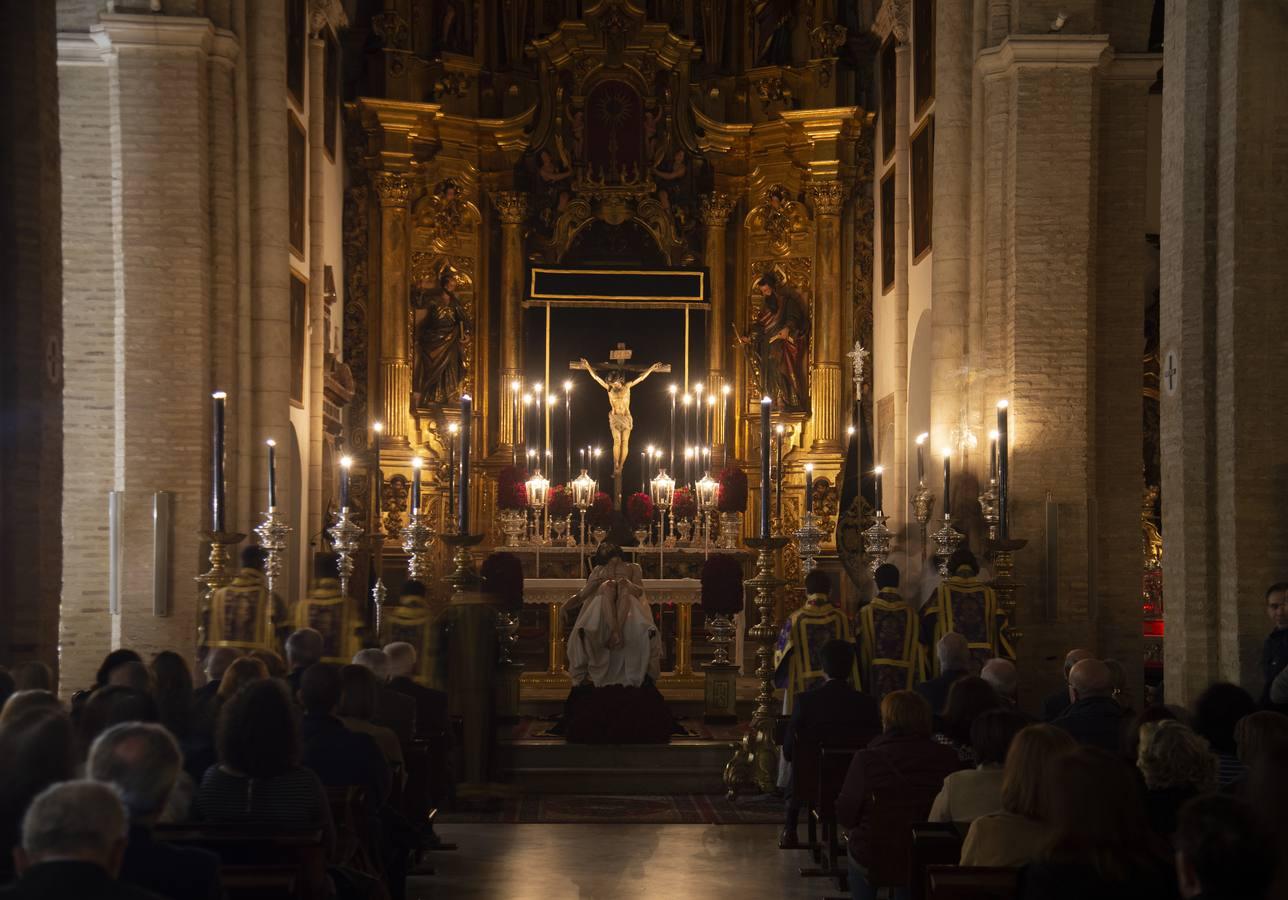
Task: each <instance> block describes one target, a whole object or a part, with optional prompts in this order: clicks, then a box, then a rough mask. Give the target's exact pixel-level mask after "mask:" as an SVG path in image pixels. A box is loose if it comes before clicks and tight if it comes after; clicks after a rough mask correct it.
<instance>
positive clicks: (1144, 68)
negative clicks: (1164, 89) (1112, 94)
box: [1103, 50, 1163, 84]
mask: <svg viewBox="0 0 1288 900" xmlns="http://www.w3.org/2000/svg"><path fill="white" fill-rule="evenodd" d="M1162 67H1163V54H1161V53H1115V52H1114V51H1113V50H1110V51H1109V56H1108V57H1107V58H1106V60H1105V65H1104V67H1103V77H1104V78H1105V79H1106V80H1107V81H1148V82H1149V83H1150V84H1153V83H1154V80H1155V79H1156V78H1158V70H1159V69H1161V68H1162Z"/></svg>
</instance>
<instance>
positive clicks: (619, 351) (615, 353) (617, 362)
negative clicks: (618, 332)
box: [568, 341, 671, 372]
mask: <svg viewBox="0 0 1288 900" xmlns="http://www.w3.org/2000/svg"><path fill="white" fill-rule="evenodd" d="M634 352H635V351H633V350H631V348H629V347H627V346H626V344H624V343H622V342H621V341H618V342H617V346H616V347H615V348H614V349H612V350H609V351H608V362H602V363H599V364H598V365H597V366H596V368H602V369H608V370H610V371H616V372H644V371H647V370H648V369H649V368H651V367H650V366H640V365H634V364H632V363H631V362H630V358H631V356H632V355H633V354H634ZM568 368H569V369H572V370H573V371H574V372H581V371H584V370H585V368H586V367H585V366H583V365H582V364H581V360H579V359H578V360H573V361H572V362H570V363H568ZM654 371H655V372H670V371H671V365H670V364H669V363H666V364H663V365H660V366H658V367H657V368H656V369H654Z"/></svg>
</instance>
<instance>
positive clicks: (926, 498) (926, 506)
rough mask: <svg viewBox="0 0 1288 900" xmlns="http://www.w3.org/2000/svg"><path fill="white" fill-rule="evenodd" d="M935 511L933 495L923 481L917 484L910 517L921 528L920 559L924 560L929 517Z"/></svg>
mask: <svg viewBox="0 0 1288 900" xmlns="http://www.w3.org/2000/svg"><path fill="white" fill-rule="evenodd" d="M934 510H935V495H934V494H932V493H931V492H930V489H929V488H928V487H926V483H925V482H924V481H922V482H919V483H918V484H917V493H915V494H913V495H912V517H913V518H914V519H916V520H917V524H918V525H919V526H921V558H922V560H923V561H925V559H926V536H927V529H928V528H929V527H930V516H931V513H933V512H934Z"/></svg>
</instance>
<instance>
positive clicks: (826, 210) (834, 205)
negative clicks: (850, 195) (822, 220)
mask: <svg viewBox="0 0 1288 900" xmlns="http://www.w3.org/2000/svg"><path fill="white" fill-rule="evenodd" d="M805 194H806V196H808V197H809V200H810V203H811V204H812V205H813V206H814V213H815V215H820V216H839V215H840V214H841V207H842V206H844V205H845V187H844V185H842V184H841V182H839V181H836V180H831V181H811V182H810V183H809V184H807V185H805Z"/></svg>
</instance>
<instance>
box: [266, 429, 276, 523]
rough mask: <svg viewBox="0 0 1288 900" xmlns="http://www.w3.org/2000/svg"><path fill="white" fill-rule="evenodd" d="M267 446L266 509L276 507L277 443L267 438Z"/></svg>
mask: <svg viewBox="0 0 1288 900" xmlns="http://www.w3.org/2000/svg"><path fill="white" fill-rule="evenodd" d="M264 443H266V444H267V445H268V508H269V509H275V508H276V507H277V441H275V440H273V439H272V438H269V439H268V440H267V441H265V442H264Z"/></svg>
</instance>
